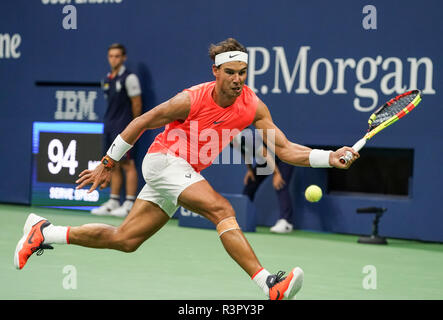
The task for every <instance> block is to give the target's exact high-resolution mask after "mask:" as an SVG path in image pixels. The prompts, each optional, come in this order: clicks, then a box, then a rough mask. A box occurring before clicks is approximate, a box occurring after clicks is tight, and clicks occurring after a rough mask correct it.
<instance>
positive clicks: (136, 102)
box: [125, 73, 142, 119]
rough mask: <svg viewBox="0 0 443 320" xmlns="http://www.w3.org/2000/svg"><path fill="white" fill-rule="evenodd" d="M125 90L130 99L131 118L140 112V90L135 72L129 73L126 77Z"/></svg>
mask: <svg viewBox="0 0 443 320" xmlns="http://www.w3.org/2000/svg"><path fill="white" fill-rule="evenodd" d="M125 87H126V92H127V93H128V96H129V98H130V99H131V105H132V116H133V119H135V118H137V117H138V116H139V115H141V114H142V96H141V94H142V90H141V87H140V82H139V81H138V78H137V76H136V75H135V74H133V73H131V74H130V75H129V76H127V77H126V81H125Z"/></svg>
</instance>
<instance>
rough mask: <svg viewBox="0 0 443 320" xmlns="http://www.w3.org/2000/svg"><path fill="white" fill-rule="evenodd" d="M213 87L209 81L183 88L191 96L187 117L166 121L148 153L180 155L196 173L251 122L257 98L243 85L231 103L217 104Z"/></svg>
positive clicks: (206, 165)
mask: <svg viewBox="0 0 443 320" xmlns="http://www.w3.org/2000/svg"><path fill="white" fill-rule="evenodd" d="M214 87H215V81H212V82H206V83H202V84H199V85H196V86H193V87H191V88H189V89H185V90H184V91H186V92H187V93H188V94H189V97H190V99H191V110H190V112H189V115H188V117H187V119H186V120H184V121H174V122H171V123H169V124H167V125H166V126H165V130H164V131H163V132H162V133H160V134H158V135H157V137H156V138H155V140H154V142H153V143H152V145H151V146H150V147H149V150H148V153H155V152H160V153H169V154H172V155H175V156H178V157H182V158H183V159H185V160H186V161H187V162H188V163H189V164H191V166H192V167H193V168H194V169H195V171H197V172H200V171H202V170H203V169H205V168H207V167H209V166H210V165H211V163H212V162H213V161H214V159H215V158H216V157H217V156H218V154H219V153H220V152H221V151H222V149H223V148H224V147H226V146H227V145H228V144H229V142H230V141H231V140H232V139H233V138H234V136H235V135H237V134H238V133H239V132H240V131H242V130H243V129H244V128H246V127H247V126H249V125H250V124H251V123H252V122H253V120H254V117H255V112H256V109H257V104H258V97H257V96H256V95H255V93H254V92H253V91H252V90H251V89H250V88H248V87H247V86H246V85H244V86H243V89H242V93H241V95H240V96H239V97H237V99H236V100H235V102H234V104H232V105H230V106H229V107H226V108H223V107H220V106H219V105H217V104H216V103H215V101H214V100H213V98H212V91H213V90H214Z"/></svg>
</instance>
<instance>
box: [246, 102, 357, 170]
mask: <svg viewBox="0 0 443 320" xmlns="http://www.w3.org/2000/svg"><path fill="white" fill-rule="evenodd" d="M253 124H254V126H255V127H256V128H257V129H262V130H263V141H264V142H265V144H266V145H267V147H268V149H271V151H273V152H274V153H275V155H276V156H277V157H279V158H280V160H282V161H284V162H286V163H289V164H291V165H294V166H303V167H309V166H311V162H310V154H311V152H312V149H311V148H309V147H307V146H303V145H300V144H297V143H293V142H291V141H289V140H288V139H287V138H286V136H285V134H284V133H283V132H282V131H281V130H280V129H279V128H278V127H277V126H276V125H275V124H274V122H273V120H272V116H271V113H270V112H269V109H268V107H267V106H266V105H265V104H264V103H263V101H261V100H259V102H258V105H257V111H256V114H255V118H254V122H253ZM346 151H350V152H351V153H352V154H353V155H354V158H353V160H355V159H357V158H358V157H359V154H358V153H357V152H355V151H354V150H353V149H352V148H350V147H343V148H340V149H338V150H336V151H332V152H330V153H329V165H330V166H332V167H335V168H340V169H347V168H349V166H350V165H351V163H352V162H353V161H350V163H347V164H342V163H341V162H340V157H341V156H343V155H345V153H346Z"/></svg>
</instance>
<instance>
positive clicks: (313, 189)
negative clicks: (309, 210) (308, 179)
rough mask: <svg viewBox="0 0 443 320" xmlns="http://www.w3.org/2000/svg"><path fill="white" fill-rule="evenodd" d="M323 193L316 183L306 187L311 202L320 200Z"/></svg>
mask: <svg viewBox="0 0 443 320" xmlns="http://www.w3.org/2000/svg"><path fill="white" fill-rule="evenodd" d="M322 195H323V192H322V191H321V189H320V187H319V186H316V185H315V184H313V185H310V186H309V187H307V188H306V191H305V198H306V200H308V201H309V202H317V201H320V199H321V197H322Z"/></svg>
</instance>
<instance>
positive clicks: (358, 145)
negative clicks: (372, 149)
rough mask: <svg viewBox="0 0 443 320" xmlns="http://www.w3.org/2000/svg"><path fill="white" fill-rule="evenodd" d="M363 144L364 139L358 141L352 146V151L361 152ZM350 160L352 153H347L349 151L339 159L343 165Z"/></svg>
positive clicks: (364, 142)
mask: <svg viewBox="0 0 443 320" xmlns="http://www.w3.org/2000/svg"><path fill="white" fill-rule="evenodd" d="M365 144H366V138H362V139H360V140H358V141H357V142H356V143H355V144H354V145H353V146H352V149H354V150H355V151H357V152H359V151H360V150H361V148H363V147H364V145H365ZM351 159H352V153H351V152H349V151H346V155H344V156H342V157H340V162H341V163H343V164H345V163H347V162H348V161H349V160H351Z"/></svg>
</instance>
